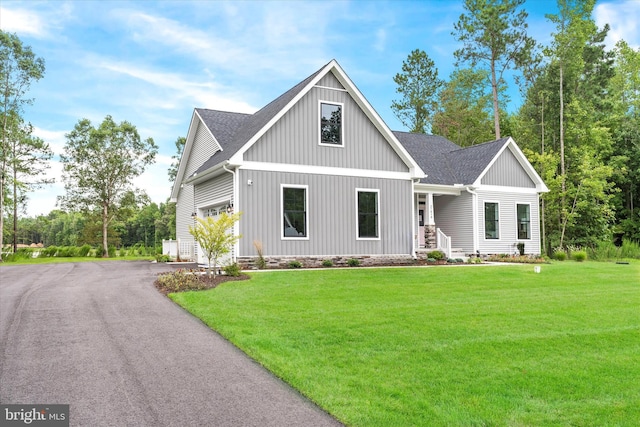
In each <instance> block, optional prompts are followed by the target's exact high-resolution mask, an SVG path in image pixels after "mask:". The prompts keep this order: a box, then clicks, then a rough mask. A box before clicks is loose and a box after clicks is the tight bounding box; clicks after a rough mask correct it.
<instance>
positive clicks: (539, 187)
mask: <svg viewBox="0 0 640 427" xmlns="http://www.w3.org/2000/svg"><path fill="white" fill-rule="evenodd" d="M507 147H508V148H509V150H511V153H512V154H513V155H514V157H515V158H516V160H517V161H518V163H519V164H520V166H522V168H523V169H524V171H525V173H526V174H527V175H528V176H529V178H530V179H531V180H532V181H533V183H534V184H535V186H536V187H535V189H534V190H535V191H536V192H537V193H547V192H549V188H547V186H546V185H545V183H544V181H543V180H542V178H540V175H538V172H536V170H535V169H534V168H533V166H532V165H531V162H529V160H528V159H527V156H525V155H524V153H523V152H522V150H520V147H518V144H516V142H515V141H514V140H513V138H511V137H509V138H508V139H507V141H506V142H505V143H504V145H503V146H502V148H500V151H498V153H496V155H495V156H494V157H493V159H491V161H490V162H489V164H488V165H487V167H486V168H484V170H483V171H482V173H480V175H478V178H477V179H476V180H475V182H474V183H473V184H472V185H473V186H474V187H482V178H484V176H485V175H486V174H487V172H489V169H491V167H492V166H493V165H494V163H495V162H496V161H497V160H498V157H500V156H501V155H502V153H503V152H504V150H506V149H507ZM515 188H523V187H515Z"/></svg>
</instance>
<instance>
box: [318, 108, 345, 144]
mask: <svg viewBox="0 0 640 427" xmlns="http://www.w3.org/2000/svg"><path fill="white" fill-rule="evenodd" d="M320 144H328V145H335V146H342V105H340V104H326V103H324V102H321V103H320Z"/></svg>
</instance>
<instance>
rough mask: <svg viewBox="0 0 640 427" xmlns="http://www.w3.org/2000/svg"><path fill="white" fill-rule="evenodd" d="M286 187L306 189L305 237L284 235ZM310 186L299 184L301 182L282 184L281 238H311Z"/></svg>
mask: <svg viewBox="0 0 640 427" xmlns="http://www.w3.org/2000/svg"><path fill="white" fill-rule="evenodd" d="M285 188H303V189H304V190H305V191H304V204H305V206H304V209H305V211H304V215H305V217H304V226H305V234H306V235H305V236H304V237H294V236H288V237H285V235H284V221H283V218H284V189H285ZM309 234H311V233H310V229H309V186H308V185H299V184H280V240H293V241H297V240H309Z"/></svg>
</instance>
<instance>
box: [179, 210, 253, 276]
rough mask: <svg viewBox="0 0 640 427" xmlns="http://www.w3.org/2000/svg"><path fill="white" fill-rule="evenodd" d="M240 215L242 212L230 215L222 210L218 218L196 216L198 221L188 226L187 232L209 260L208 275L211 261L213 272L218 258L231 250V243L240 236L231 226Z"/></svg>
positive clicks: (233, 243)
mask: <svg viewBox="0 0 640 427" xmlns="http://www.w3.org/2000/svg"><path fill="white" fill-rule="evenodd" d="M241 215H242V212H238V213H236V214H231V215H229V214H227V213H226V212H223V213H221V214H220V216H219V217H218V219H215V218H212V217H207V218H204V219H202V218H197V221H198V223H197V224H196V225H195V227H191V226H189V233H191V235H192V236H193V238H194V239H196V242H198V244H199V245H200V248H201V249H202V251H203V252H204V254H205V256H206V257H207V260H208V261H209V276H211V263H212V262H213V271H214V272H215V270H216V267H217V265H218V260H219V259H220V258H221V257H222V256H224V255H226V254H228V253H229V252H231V249H232V248H233V245H235V244H236V242H237V241H238V240H239V239H240V238H241V237H242V236H236V235H234V234H233V226H234V224H235V223H236V222H237V221H238V220H239V219H240V216H241Z"/></svg>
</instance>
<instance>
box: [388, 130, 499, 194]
mask: <svg viewBox="0 0 640 427" xmlns="http://www.w3.org/2000/svg"><path fill="white" fill-rule="evenodd" d="M393 134H394V135H395V136H396V138H398V140H399V141H400V143H401V144H402V145H403V146H404V148H405V149H406V150H407V151H408V152H409V154H410V155H411V156H412V157H413V158H414V159H415V161H416V162H417V163H418V165H420V167H421V168H422V170H423V171H424V172H425V173H426V174H427V177H426V178H423V179H422V180H420V182H422V183H424V184H437V185H454V184H465V185H469V184H472V183H473V182H475V180H476V179H478V177H479V176H480V174H481V173H482V172H483V171H484V170H485V169H486V167H487V166H488V165H489V163H490V162H491V161H492V160H493V158H494V157H495V156H496V154H498V152H499V151H500V149H502V147H503V146H504V144H505V143H506V142H507V141H508V140H509V138H501V139H498V140H495V141H491V142H485V143H484V144H478V145H473V146H471V147H466V148H461V147H460V146H459V145H456V144H454V143H453V142H451V141H449V140H448V139H447V138H444V137H442V136H436V135H426V134H420V133H408V132H396V131H394V132H393Z"/></svg>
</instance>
